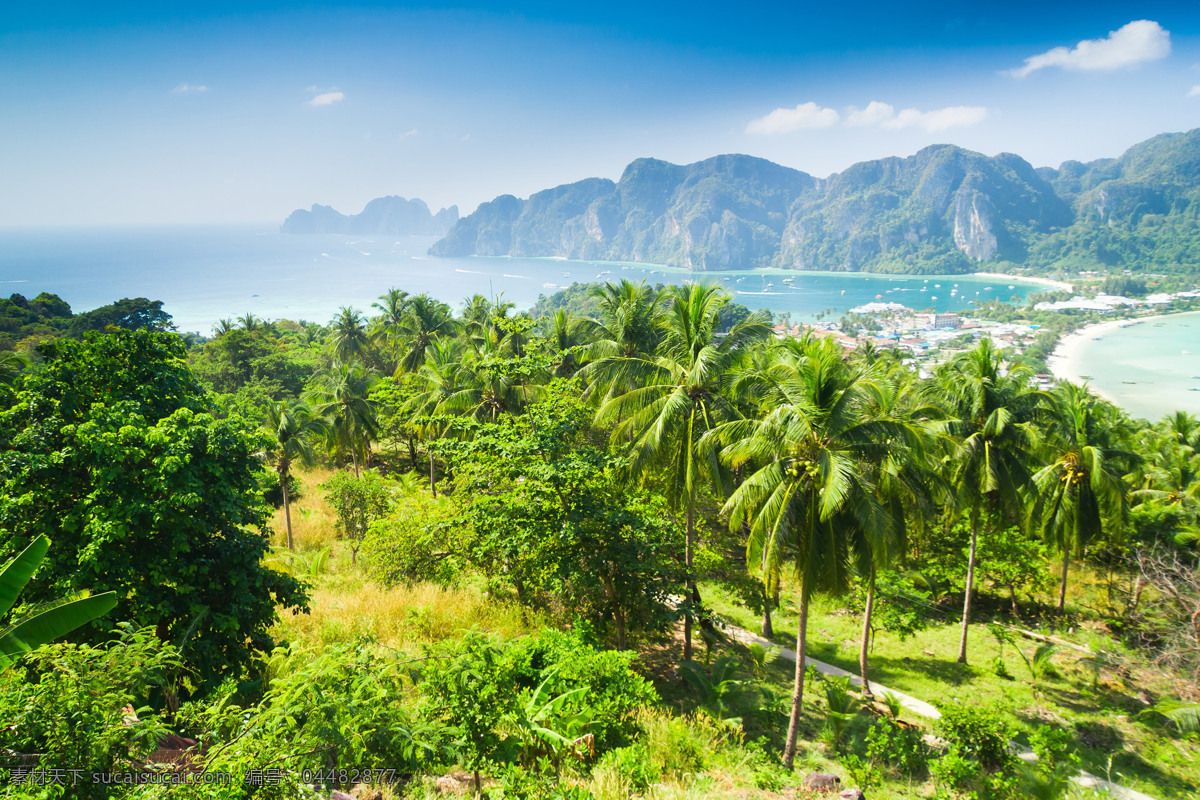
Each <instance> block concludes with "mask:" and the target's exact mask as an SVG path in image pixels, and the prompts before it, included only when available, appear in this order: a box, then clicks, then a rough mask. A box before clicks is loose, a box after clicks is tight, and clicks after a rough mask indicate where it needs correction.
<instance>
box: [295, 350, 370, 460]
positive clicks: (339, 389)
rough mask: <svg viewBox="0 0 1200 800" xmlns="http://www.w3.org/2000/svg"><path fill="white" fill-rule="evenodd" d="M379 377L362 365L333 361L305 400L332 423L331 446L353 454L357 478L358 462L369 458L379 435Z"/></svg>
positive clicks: (330, 429)
mask: <svg viewBox="0 0 1200 800" xmlns="http://www.w3.org/2000/svg"><path fill="white" fill-rule="evenodd" d="M377 380H378V377H377V376H376V375H374V374H373V373H372V372H371V371H370V370H368V369H367V368H366V367H364V366H363V365H362V363H361V362H358V361H352V362H350V363H343V362H336V361H335V362H334V363H333V364H332V365H331V366H330V368H329V370H328V371H327V372H325V373H324V374H323V375H321V376H320V377H319V378H318V379H317V381H316V382H315V385H314V386H313V388H312V390H311V391H310V392H309V393H308V395H307V396H306V398H305V399H306V400H307V401H308V402H309V403H311V404H312V406H313V410H314V412H315V413H316V414H317V416H320V417H325V418H326V419H327V420H328V421H329V426H330V427H329V432H330V444H331V445H332V447H333V448H334V449H340V450H343V451H345V452H348V453H349V454H350V459H351V461H352V462H353V464H354V475H355V477H358V476H359V462H360V460H365V459H366V458H369V457H370V452H371V441H372V440H374V439H375V437H376V436H377V435H378V433H379V422H378V421H377V419H376V416H375V401H374V400H372V399H371V397H370V392H371V387H373V386H374V385H375V382H376V381H377Z"/></svg>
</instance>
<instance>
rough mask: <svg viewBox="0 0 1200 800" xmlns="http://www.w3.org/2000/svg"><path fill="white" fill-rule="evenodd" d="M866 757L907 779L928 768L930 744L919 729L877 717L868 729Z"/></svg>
mask: <svg viewBox="0 0 1200 800" xmlns="http://www.w3.org/2000/svg"><path fill="white" fill-rule="evenodd" d="M867 757H868V758H869V759H870V760H871V763H873V764H876V765H879V764H884V765H886V766H887V768H888V769H889V770H891V771H893V772H896V773H899V774H901V775H904V776H906V777H909V778H920V777H922V776H924V774H925V773H926V771H927V770H928V769H929V745H927V744H925V740H924V739H923V738H922V737H921V732H920V731H919V730H917V729H915V728H906V727H904V726H902V725H900V724H899V723H898V722H896V721H895V720H893V719H879V720H876V721H875V722H874V723H873V724H872V725H871V727H870V728H869V729H868V730H867Z"/></svg>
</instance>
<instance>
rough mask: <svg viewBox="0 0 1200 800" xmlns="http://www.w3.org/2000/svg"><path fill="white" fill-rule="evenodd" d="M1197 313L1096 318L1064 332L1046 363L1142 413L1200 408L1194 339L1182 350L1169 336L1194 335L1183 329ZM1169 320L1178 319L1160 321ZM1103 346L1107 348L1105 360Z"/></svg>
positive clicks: (1148, 415) (1149, 415)
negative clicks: (1199, 404) (1165, 323)
mask: <svg viewBox="0 0 1200 800" xmlns="http://www.w3.org/2000/svg"><path fill="white" fill-rule="evenodd" d="M1197 317H1200V314H1197V312H1187V311H1184V312H1178V313H1174V314H1155V315H1153V316H1148V317H1136V318H1127V319H1113V320H1106V321H1104V322H1098V323H1093V324H1091V325H1087V326H1085V327H1083V328H1080V329H1079V330H1077V331H1075V332H1074V333H1070V334H1067V335H1066V336H1063V337H1062V338H1061V339H1060V340H1059V342H1058V346H1057V347H1055V348H1054V352H1053V353H1052V354H1051V355H1050V356H1049V357H1048V358H1047V359H1046V365H1047V366H1048V367H1049V369H1050V371H1051V372H1052V373H1053V374H1054V376H1055V377H1056V378H1058V379H1060V380H1069V381H1072V382H1073V383H1085V382H1086V383H1087V384H1088V387H1089V389H1091V391H1092V392H1093V393H1095V394H1096V395H1098V396H1100V397H1103V398H1104V399H1105V400H1108V401H1109V402H1111V403H1114V404H1115V405H1118V406H1121V407H1123V408H1125V409H1126V410H1129V411H1130V412H1131V413H1133V414H1135V415H1136V416H1141V417H1143V418H1146V419H1156V418H1158V417H1159V416H1161V415H1162V414H1165V413H1169V412H1170V411H1173V410H1175V409H1183V410H1186V411H1189V412H1191V413H1196V411H1195V409H1196V407H1197V400H1196V395H1195V394H1192V393H1191V392H1192V391H1194V390H1193V387H1194V386H1195V385H1196V384H1195V383H1194V381H1195V380H1196V367H1195V361H1194V359H1195V356H1193V355H1192V354H1190V352H1189V351H1190V348H1189V347H1187V344H1188V342H1189V341H1190V340H1188V339H1186V338H1185V339H1184V341H1183V343H1182V346H1183V348H1184V349H1182V350H1180V349H1175V348H1179V347H1180V346H1181V344H1180V341H1179V339H1176V338H1169V337H1172V336H1179V335H1182V336H1184V337H1187V336H1189V335H1190V334H1188V333H1182V331H1187V330H1188V328H1187V326H1188V325H1189V324H1195V323H1196V321H1197V320H1196V318H1197ZM1164 320H1171V321H1172V323H1173V324H1171V325H1168V326H1167V327H1165V328H1164V326H1163V325H1161V324H1159V325H1155V323H1156V322H1157V323H1162V322H1163V321H1164ZM1133 322H1136V323H1139V324H1138V325H1137V327H1136V328H1132V329H1131V330H1129V331H1128V332H1126V331H1121V335H1120V336H1119V337H1116V336H1114V337H1113V338H1112V339H1109V338H1108V336H1109V334H1112V333H1114V332H1115V331H1117V330H1119V329H1121V328H1123V327H1127V326H1130V323H1133ZM1181 329H1182V331H1181ZM1163 337H1168V338H1165V339H1164V338H1163ZM1097 339H1102V340H1103V341H1096V340H1097ZM1114 348H1115V349H1114ZM1097 349H1100V351H1101V352H1103V353H1104V354H1105V355H1104V356H1103V357H1102V358H1101V359H1100V360H1099V361H1098V360H1097V356H1096V352H1097ZM1085 365H1086V366H1085ZM1089 373H1094V374H1089ZM1101 387H1103V388H1101Z"/></svg>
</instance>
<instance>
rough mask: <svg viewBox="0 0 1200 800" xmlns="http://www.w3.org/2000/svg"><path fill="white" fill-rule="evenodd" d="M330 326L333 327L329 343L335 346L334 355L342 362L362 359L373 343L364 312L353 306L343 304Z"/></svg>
mask: <svg viewBox="0 0 1200 800" xmlns="http://www.w3.org/2000/svg"><path fill="white" fill-rule="evenodd" d="M329 326H330V328H332V331H330V334H329V343H330V345H331V346H332V347H333V355H334V357H335V358H337V359H338V360H339V361H342V362H349V361H352V360H354V359H361V358H362V356H363V353H364V352H366V350H367V348H368V347H369V346H370V344H371V337H370V336H368V335H367V329H366V318H365V317H363V315H362V312H361V311H359V310H358V309H356V308H353V307H351V306H342V307H341V308H339V309H338V313H337V316H336V317H334V318H333V321H332V322H331V323H330V324H329Z"/></svg>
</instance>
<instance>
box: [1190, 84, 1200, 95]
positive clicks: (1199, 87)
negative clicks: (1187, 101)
mask: <svg viewBox="0 0 1200 800" xmlns="http://www.w3.org/2000/svg"><path fill="white" fill-rule="evenodd" d="M1188 97H1200V83H1198V84H1196V85H1195V86H1193V87H1192V88H1191V90H1189V91H1188Z"/></svg>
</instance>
